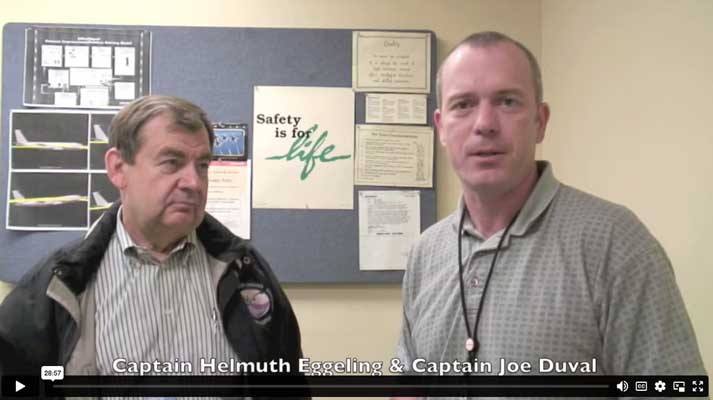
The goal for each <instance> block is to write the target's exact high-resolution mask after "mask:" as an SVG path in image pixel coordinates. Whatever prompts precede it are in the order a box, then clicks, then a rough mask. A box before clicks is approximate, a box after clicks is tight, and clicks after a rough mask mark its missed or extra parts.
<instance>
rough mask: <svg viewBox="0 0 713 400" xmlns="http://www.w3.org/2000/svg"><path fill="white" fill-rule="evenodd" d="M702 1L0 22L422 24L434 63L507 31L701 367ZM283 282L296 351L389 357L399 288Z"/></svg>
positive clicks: (129, 6)
mask: <svg viewBox="0 0 713 400" xmlns="http://www.w3.org/2000/svg"><path fill="white" fill-rule="evenodd" d="M169 4H170V5H169ZM197 4H200V5H199V6H198V5H197ZM712 4H713V3H711V2H709V1H708V0H703V1H699V2H694V1H679V2H664V1H660V2H654V1H639V2H631V1H629V2H621V1H599V0H597V1H568V0H553V1H547V0H543V1H542V2H541V1H538V0H532V1H531V0H522V1H497V0H491V1H483V0H481V1H473V0H441V1H431V0H398V1H397V0H394V1H381V0H378V1H363V0H362V1H351V0H342V1H334V0H319V1H318V0H309V1H308V0H301V1H294V0H291V1H284V0H259V1H234V0H222V1H218V0H203V1H201V2H200V3H196V2H195V1H183V0H182V1H175V2H171V3H166V2H159V1H134V0H131V1H125V2H122V3H121V4H118V3H115V2H114V3H110V2H99V1H96V0H92V1H62V2H58V1H38V0H34V1H28V0H10V1H7V0H4V1H3V4H2V8H3V12H2V14H0V23H2V24H4V23H6V22H47V23H49V22H55V23H95V24H135V25H136V24H142V25H143V24H146V25H190V26H245V27H247V26H256V27H309V28H318V27H319V28H322V27H324V28H384V29H386V28H395V29H430V30H433V31H434V32H435V33H436V35H437V37H438V57H439V60H440V59H441V58H442V57H443V56H444V55H445V52H446V51H447V49H449V48H450V47H451V46H452V45H454V44H455V43H456V42H457V41H458V40H460V39H461V38H462V37H464V36H466V35H467V34H468V33H471V32H473V31H477V30H484V29H495V30H500V31H503V32H505V33H508V34H510V35H513V36H514V37H517V38H519V39H520V40H522V41H523V42H524V43H525V44H526V45H528V46H530V47H531V48H532V49H533V51H534V53H535V54H536V55H540V56H541V61H542V64H543V68H544V77H545V96H546V98H547V99H548V100H549V101H550V103H551V104H552V106H553V117H552V125H551V127H550V129H549V131H548V137H547V138H546V139H545V144H544V146H543V148H542V149H540V154H541V155H543V156H544V157H545V158H548V159H551V160H553V161H554V163H555V167H556V169H555V171H556V173H557V175H558V176H559V177H560V178H562V179H563V180H564V181H565V182H567V183H570V184H573V185H575V186H579V187H581V188H583V189H585V190H588V191H592V192H594V193H597V194H599V195H601V196H603V197H605V198H609V199H611V200H614V201H616V202H619V203H623V204H625V205H627V206H629V207H630V208H632V209H633V210H634V211H635V212H636V213H637V214H638V215H639V216H640V217H641V218H642V219H643V220H644V222H645V223H646V224H647V225H648V226H649V227H650V229H651V230H652V231H653V232H654V234H655V235H656V236H657V237H658V238H659V239H660V240H661V241H662V243H663V244H664V247H665V248H666V249H667V250H668V252H669V255H670V256H671V259H672V260H673V262H674V266H675V269H676V274H677V277H678V281H679V284H680V286H681V288H682V290H683V292H684V297H685V300H686V303H687V305H688V309H689V312H690V314H691V317H692V319H693V322H694V325H695V327H696V329H697V333H698V339H699V343H701V345H702V347H703V350H704V354H705V361H706V364H707V365H708V367H709V368H710V367H711V366H713V335H711V332H713V326H712V325H711V324H712V323H711V322H706V321H705V318H704V317H705V315H707V314H706V313H705V311H706V308H708V309H710V308H711V305H712V304H711V300H710V297H709V296H706V295H705V290H706V289H707V287H708V286H710V282H711V281H713V279H712V278H713V272H712V271H711V270H710V267H711V266H713V256H712V255H710V254H708V253H704V251H703V249H704V240H705V238H706V236H707V235H706V233H707V232H710V231H711V230H712V229H713V223H712V220H713V217H712V215H713V213H712V212H711V211H710V210H709V209H706V208H704V207H705V205H707V204H713V185H711V184H710V181H711V178H710V177H711V176H713V174H711V172H713V161H711V160H712V159H713V158H712V157H711V156H710V153H711V150H713V143H712V141H713V139H712V138H711V137H712V135H710V133H709V131H710V129H711V128H710V127H711V126H713V121H711V119H712V118H713V117H712V115H713V113H711V111H710V110H711V106H712V105H713V103H712V102H711V97H710V94H711V93H713V87H712V85H713V79H710V77H709V76H706V72H707V71H713V51H711V50H713V49H712V48H711V44H712V43H713V29H712V28H711V26H713V10H712V8H711V6H712ZM136 10H139V11H136ZM403 10H408V12H407V13H402V11H403ZM656 42H658V43H656ZM706 128H708V129H706ZM436 157H437V164H438V165H437V168H438V177H437V179H438V185H437V188H436V189H437V202H438V216H439V218H440V217H443V216H445V215H446V214H447V213H448V212H449V211H450V210H451V209H452V208H453V207H454V205H455V202H456V201H457V198H458V194H459V191H460V188H459V182H458V180H457V179H456V178H455V177H454V175H453V174H452V173H451V172H450V167H449V164H448V162H447V160H446V159H445V156H444V153H443V152H442V151H441V149H440V148H439V149H438V150H437V155H436ZM706 177H707V178H708V179H707V180H706V179H705V178H706ZM662 183H664V184H665V187H664V186H663V185H662ZM706 228H707V229H706ZM287 291H288V294H289V296H290V298H291V299H292V301H293V303H294V306H295V309H296V312H297V314H298V318H299V319H300V326H301V329H302V334H303V341H304V350H305V353H306V355H308V356H311V357H314V358H316V359H322V360H339V359H344V358H345V357H358V358H359V359H364V360H386V359H388V358H389V357H390V355H391V354H392V351H393V346H394V343H395V341H396V336H397V331H398V327H399V320H400V314H401V308H400V307H401V305H400V290H399V287H398V286H397V285H289V286H288V287H287ZM0 292H2V289H1V288H0ZM0 296H2V294H1V293H0Z"/></svg>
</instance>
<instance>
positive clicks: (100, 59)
mask: <svg viewBox="0 0 713 400" xmlns="http://www.w3.org/2000/svg"><path fill="white" fill-rule="evenodd" d="M92 68H111V47H109V46H92Z"/></svg>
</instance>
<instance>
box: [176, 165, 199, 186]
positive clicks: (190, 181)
mask: <svg viewBox="0 0 713 400" xmlns="http://www.w3.org/2000/svg"><path fill="white" fill-rule="evenodd" d="M202 183H203V176H202V175H201V173H200V171H198V167H197V166H195V165H193V164H187V165H185V166H184V167H183V169H182V170H181V177H180V180H179V184H180V187H181V189H185V190H198V189H199V188H200V187H201V184H202Z"/></svg>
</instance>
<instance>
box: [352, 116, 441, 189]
mask: <svg viewBox="0 0 713 400" xmlns="http://www.w3.org/2000/svg"><path fill="white" fill-rule="evenodd" d="M356 143H357V144H356V147H357V148H356V162H355V164H356V167H355V177H354V183H355V184H356V185H372V186H402V187H403V186H405V187H422V188H430V187H432V186H433V128H431V127H430V126H404V125H357V127H356Z"/></svg>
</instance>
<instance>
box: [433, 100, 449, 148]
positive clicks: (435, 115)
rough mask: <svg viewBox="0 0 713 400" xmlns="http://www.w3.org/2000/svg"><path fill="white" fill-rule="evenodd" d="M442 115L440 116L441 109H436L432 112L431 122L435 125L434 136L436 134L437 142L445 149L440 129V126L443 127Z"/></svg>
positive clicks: (444, 141) (444, 139)
mask: <svg viewBox="0 0 713 400" xmlns="http://www.w3.org/2000/svg"><path fill="white" fill-rule="evenodd" d="M442 119H443V114H441V109H440V108H436V111H434V112H433V122H434V123H435V124H436V134H438V140H439V141H440V142H441V145H442V146H444V147H445V145H446V138H445V137H444V133H443V129H441V126H442V125H443V120H442Z"/></svg>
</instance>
